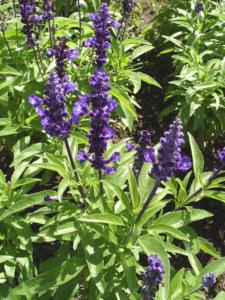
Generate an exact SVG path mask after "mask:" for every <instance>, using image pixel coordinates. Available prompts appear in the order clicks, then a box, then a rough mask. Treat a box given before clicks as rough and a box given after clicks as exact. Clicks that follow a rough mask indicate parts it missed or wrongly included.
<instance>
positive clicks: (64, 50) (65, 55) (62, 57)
mask: <svg viewBox="0 0 225 300" xmlns="http://www.w3.org/2000/svg"><path fill="white" fill-rule="evenodd" d="M57 39H58V41H59V44H58V45H55V46H54V47H53V49H48V50H47V51H46V52H45V54H46V56H48V57H53V56H54V57H55V59H56V72H57V74H58V76H59V77H60V78H61V79H62V81H68V77H67V76H66V71H65V67H66V63H67V61H74V60H75V59H76V58H77V57H78V55H79V51H77V50H74V49H69V47H68V46H67V42H68V39H67V38H66V37H58V38H57Z"/></svg>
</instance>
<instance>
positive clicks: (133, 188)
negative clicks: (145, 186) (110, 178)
mask: <svg viewBox="0 0 225 300" xmlns="http://www.w3.org/2000/svg"><path fill="white" fill-rule="evenodd" d="M128 183H129V190H130V196H131V200H132V204H133V208H134V209H136V208H137V207H138V205H139V193H138V188H137V181H136V178H135V176H134V172H133V170H132V168H131V167H129V168H128Z"/></svg>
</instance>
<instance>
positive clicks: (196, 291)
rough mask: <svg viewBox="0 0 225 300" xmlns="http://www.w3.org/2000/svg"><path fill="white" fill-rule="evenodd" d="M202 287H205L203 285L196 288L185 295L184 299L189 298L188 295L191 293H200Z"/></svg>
mask: <svg viewBox="0 0 225 300" xmlns="http://www.w3.org/2000/svg"><path fill="white" fill-rule="evenodd" d="M202 288H203V286H201V287H200V288H199V289H196V290H194V291H192V292H190V293H189V294H187V295H185V296H184V300H185V299H187V297H189V296H191V295H192V294H194V293H199V292H200V291H201V289H202Z"/></svg>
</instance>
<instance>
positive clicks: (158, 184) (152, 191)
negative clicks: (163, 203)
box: [135, 179, 161, 223]
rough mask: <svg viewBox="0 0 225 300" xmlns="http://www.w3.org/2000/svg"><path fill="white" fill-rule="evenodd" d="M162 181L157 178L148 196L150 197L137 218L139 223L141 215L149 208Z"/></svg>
mask: <svg viewBox="0 0 225 300" xmlns="http://www.w3.org/2000/svg"><path fill="white" fill-rule="evenodd" d="M160 183H161V181H160V180H158V179H157V180H156V182H155V184H154V186H153V188H152V190H151V193H150V194H149V196H148V199H147V200H146V201H145V203H144V205H143V207H142V209H141V210H140V212H139V213H138V215H137V218H136V220H135V223H137V222H138V221H139V220H140V219H141V217H142V216H143V214H144V212H145V211H146V209H147V208H148V206H149V204H150V202H151V200H152V198H153V196H154V195H155V193H156V191H157V189H158V188H159V186H160Z"/></svg>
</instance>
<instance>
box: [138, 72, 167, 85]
mask: <svg viewBox="0 0 225 300" xmlns="http://www.w3.org/2000/svg"><path fill="white" fill-rule="evenodd" d="M137 76H139V78H140V79H141V80H142V81H144V82H145V83H148V84H150V85H154V86H157V87H158V88H162V87H161V85H160V84H159V83H158V82H157V81H156V80H155V79H154V78H152V77H151V76H149V75H148V74H145V73H142V72H137Z"/></svg>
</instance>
